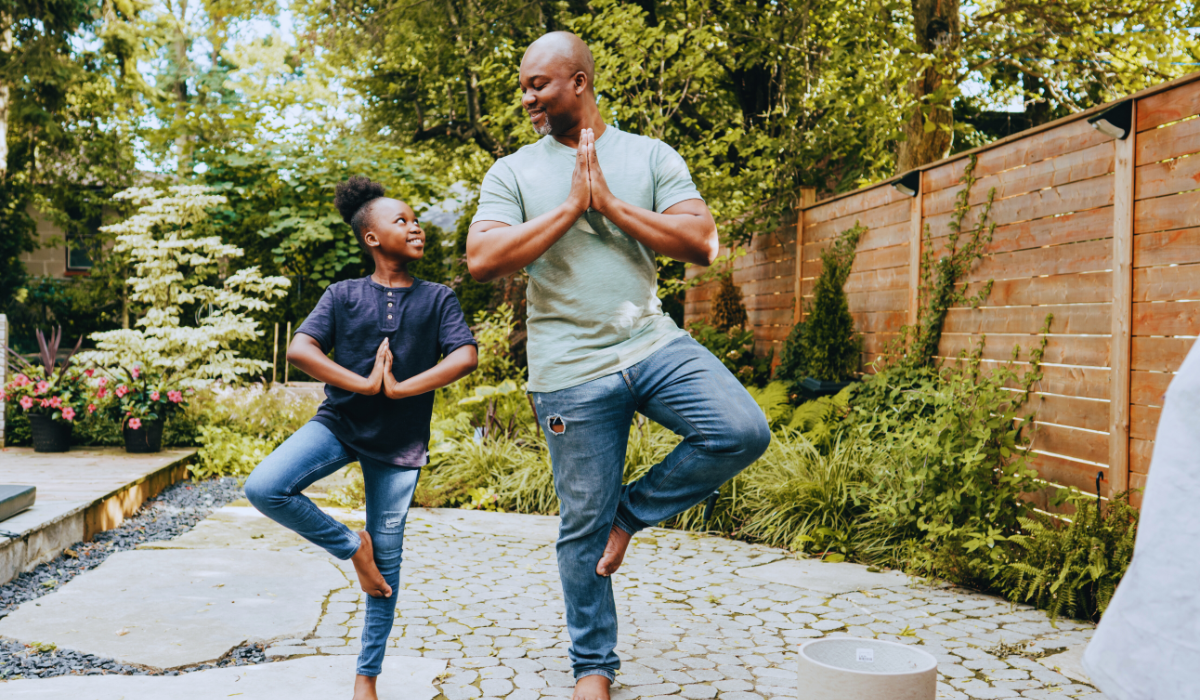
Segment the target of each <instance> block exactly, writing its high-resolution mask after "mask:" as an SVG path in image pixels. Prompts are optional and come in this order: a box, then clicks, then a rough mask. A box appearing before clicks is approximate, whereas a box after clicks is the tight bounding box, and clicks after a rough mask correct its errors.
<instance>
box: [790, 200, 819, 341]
mask: <svg viewBox="0 0 1200 700" xmlns="http://www.w3.org/2000/svg"><path fill="white" fill-rule="evenodd" d="M816 203H817V188H815V187H801V188H800V202H799V205H798V206H797V207H796V299H795V301H793V302H792V305H793V306H794V307H795V308H794V309H792V325H796V324H797V323H800V314H801V313H802V312H803V310H804V298H803V297H802V296H800V293H801V289H800V288H801V286H803V276H804V210H805V209H808V208H809V207H811V206H812V205H814V204H816Z"/></svg>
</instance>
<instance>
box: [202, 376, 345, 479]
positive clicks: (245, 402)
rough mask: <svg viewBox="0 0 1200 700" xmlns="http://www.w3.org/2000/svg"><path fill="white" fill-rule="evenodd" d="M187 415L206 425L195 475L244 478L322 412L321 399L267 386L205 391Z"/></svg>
mask: <svg viewBox="0 0 1200 700" xmlns="http://www.w3.org/2000/svg"><path fill="white" fill-rule="evenodd" d="M201 394H204V395H203V396H200V395H198V397H197V401H196V404H197V406H195V407H191V406H189V407H188V409H187V411H186V415H190V416H192V420H194V421H197V422H199V423H201V424H202V427H201V428H200V436H199V442H200V450H199V452H198V454H197V457H198V459H197V462H196V464H194V465H193V466H192V472H193V474H195V475H196V476H197V477H198V478H202V479H203V478H209V477H214V476H236V477H238V478H242V479H244V478H245V477H246V476H249V474H250V472H251V471H253V469H254V467H255V466H257V465H258V463H259V462H261V461H262V460H263V459H264V458H266V456H267V455H269V454H271V452H272V451H273V450H274V449H275V448H276V447H278V446H279V445H280V444H282V443H283V441H284V440H286V439H288V437H290V436H291V435H292V433H294V432H296V431H297V430H299V429H300V428H301V427H302V426H303V425H304V424H305V423H307V422H308V420H309V419H310V418H312V417H313V415H314V414H315V413H316V411H317V406H318V405H320V403H321V400H320V398H318V397H316V396H313V395H310V394H307V393H305V394H300V393H297V392H291V391H288V390H287V389H285V388H283V387H279V386H275V387H272V388H270V389H267V388H265V387H264V386H263V385H261V384H254V385H251V386H249V387H244V388H228V389H218V390H213V391H211V392H201Z"/></svg>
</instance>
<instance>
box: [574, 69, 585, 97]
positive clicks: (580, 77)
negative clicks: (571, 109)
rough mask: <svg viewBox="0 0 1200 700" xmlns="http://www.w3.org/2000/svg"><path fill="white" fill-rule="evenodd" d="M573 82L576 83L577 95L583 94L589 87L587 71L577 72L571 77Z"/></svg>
mask: <svg viewBox="0 0 1200 700" xmlns="http://www.w3.org/2000/svg"><path fill="white" fill-rule="evenodd" d="M571 82H573V83H574V84H575V94H576V95H582V94H583V93H584V92H585V91H586V90H587V89H588V77H587V73H584V72H583V71H579V72H577V73H576V74H575V77H574V78H572V79H571Z"/></svg>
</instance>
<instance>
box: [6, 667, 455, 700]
mask: <svg viewBox="0 0 1200 700" xmlns="http://www.w3.org/2000/svg"><path fill="white" fill-rule="evenodd" d="M356 662H357V660H356V659H355V658H354V657H353V656H309V657H305V658H302V659H294V660H292V661H279V662H276V663H269V664H260V665H257V666H237V667H233V668H218V669H212V670H209V671H196V672H195V673H184V674H181V675H178V676H59V677H57V678H49V679H46V680H21V681H9V682H8V683H3V684H0V688H3V691H4V692H3V695H4V697H5V698H6V700H162V699H163V698H186V700H218V699H219V700H226V699H227V698H230V697H238V698H245V699H247V700H329V699H330V698H343V697H350V695H351V690H352V688H353V683H354V666H355V663H356ZM445 668H446V662H445V661H443V660H440V659H424V658H415V657H404V656H393V657H389V658H387V659H385V660H384V662H383V674H382V675H381V676H380V677H379V697H380V698H382V699H383V700H432V698H434V697H436V696H437V694H438V693H439V692H440V691H439V690H437V689H436V688H435V686H434V685H433V681H434V679H435V678H436V677H437V676H438V675H439V674H441V673H442V672H443V671H444V670H445Z"/></svg>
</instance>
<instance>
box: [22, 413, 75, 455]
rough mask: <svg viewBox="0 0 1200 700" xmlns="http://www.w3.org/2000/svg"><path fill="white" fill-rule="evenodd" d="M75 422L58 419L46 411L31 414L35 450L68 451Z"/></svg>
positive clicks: (30, 424)
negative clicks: (45, 412)
mask: <svg viewBox="0 0 1200 700" xmlns="http://www.w3.org/2000/svg"><path fill="white" fill-rule="evenodd" d="M74 425H75V424H74V423H68V422H66V421H57V420H54V419H53V418H52V417H50V416H48V415H46V414H44V413H31V414H29V430H30V432H32V433H33V451H34V452H66V451H68V450H70V449H71V428H73V427H74Z"/></svg>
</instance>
